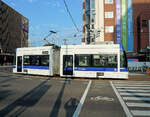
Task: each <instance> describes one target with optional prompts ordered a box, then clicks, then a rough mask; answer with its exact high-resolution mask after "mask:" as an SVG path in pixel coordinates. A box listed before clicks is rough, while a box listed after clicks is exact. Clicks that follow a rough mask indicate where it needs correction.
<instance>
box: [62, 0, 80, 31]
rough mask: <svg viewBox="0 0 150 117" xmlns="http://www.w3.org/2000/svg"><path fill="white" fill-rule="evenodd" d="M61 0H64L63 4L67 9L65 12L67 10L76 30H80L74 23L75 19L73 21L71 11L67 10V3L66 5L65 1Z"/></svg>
mask: <svg viewBox="0 0 150 117" xmlns="http://www.w3.org/2000/svg"><path fill="white" fill-rule="evenodd" d="M63 2H64V5H65V7H66V10H67V12H68V14H69V16H70V19H71V21H72V23H73V24H74V26H75V28H76V30H77V31H78V32H80V30H79V28H78V27H77V25H76V23H75V21H74V19H73V17H72V15H71V12H70V11H69V8H68V5H67V3H66V1H65V0H63Z"/></svg>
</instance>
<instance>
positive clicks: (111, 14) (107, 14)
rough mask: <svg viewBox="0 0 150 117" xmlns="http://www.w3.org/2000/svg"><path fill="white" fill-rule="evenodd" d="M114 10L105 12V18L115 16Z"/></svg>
mask: <svg viewBox="0 0 150 117" xmlns="http://www.w3.org/2000/svg"><path fill="white" fill-rule="evenodd" d="M113 17H114V16H113V12H105V18H113Z"/></svg>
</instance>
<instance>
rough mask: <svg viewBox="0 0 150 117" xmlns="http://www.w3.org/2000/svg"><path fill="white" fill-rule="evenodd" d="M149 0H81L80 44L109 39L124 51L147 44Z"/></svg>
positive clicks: (149, 27)
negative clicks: (119, 45) (121, 46)
mask: <svg viewBox="0 0 150 117" xmlns="http://www.w3.org/2000/svg"><path fill="white" fill-rule="evenodd" d="M149 11H150V0H83V40H82V43H83V44H90V43H92V42H95V43H97V42H104V41H111V42H113V43H118V44H122V45H123V47H124V49H125V50H126V51H127V52H140V50H141V49H143V48H146V47H148V46H150V12H149Z"/></svg>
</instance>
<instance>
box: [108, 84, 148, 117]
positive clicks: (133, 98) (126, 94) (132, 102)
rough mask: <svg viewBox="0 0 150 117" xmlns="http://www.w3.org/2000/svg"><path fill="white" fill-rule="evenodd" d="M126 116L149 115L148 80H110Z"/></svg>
mask: <svg viewBox="0 0 150 117" xmlns="http://www.w3.org/2000/svg"><path fill="white" fill-rule="evenodd" d="M110 84H111V86H112V88H113V90H114V92H115V94H116V96H117V97H118V99H119V101H120V103H121V105H122V107H123V110H124V111H125V113H126V115H127V117H150V81H114V82H110Z"/></svg>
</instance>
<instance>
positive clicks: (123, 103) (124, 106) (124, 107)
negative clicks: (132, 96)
mask: <svg viewBox="0 0 150 117" xmlns="http://www.w3.org/2000/svg"><path fill="white" fill-rule="evenodd" d="M110 85H111V86H112V89H113V90H114V92H115V94H116V96H117V98H118V100H119V101H120V103H121V106H122V107H123V110H124V112H125V114H126V116H127V117H133V116H132V114H131V112H130V111H129V109H128V107H127V106H126V104H125V102H124V101H123V99H122V98H121V96H120V95H119V92H118V91H117V89H116V88H115V86H114V85H113V83H112V82H111V81H110Z"/></svg>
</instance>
